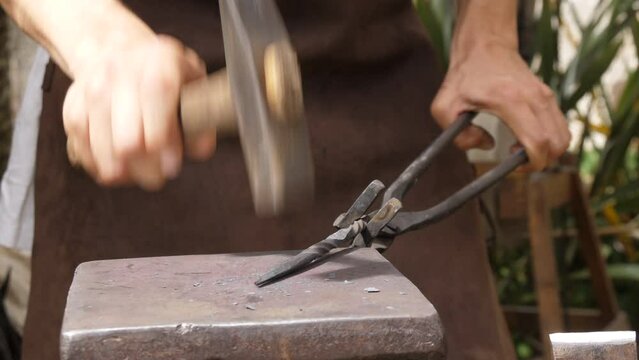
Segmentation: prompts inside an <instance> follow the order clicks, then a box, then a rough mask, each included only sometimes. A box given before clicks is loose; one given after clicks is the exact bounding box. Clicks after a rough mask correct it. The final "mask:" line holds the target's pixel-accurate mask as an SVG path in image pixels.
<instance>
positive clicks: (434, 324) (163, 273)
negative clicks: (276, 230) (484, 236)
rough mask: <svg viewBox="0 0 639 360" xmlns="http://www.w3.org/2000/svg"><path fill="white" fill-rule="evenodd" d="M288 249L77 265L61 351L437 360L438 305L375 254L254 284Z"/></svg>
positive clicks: (66, 354)
mask: <svg viewBox="0 0 639 360" xmlns="http://www.w3.org/2000/svg"><path fill="white" fill-rule="evenodd" d="M293 254H294V252H284V253H252V254H227V255H193V256H175V257H158V258H140V259H122V260H107V261H94V262H88V263H84V264H81V265H80V266H79V267H78V268H77V270H76V274H75V277H74V279H73V284H72V285H71V289H70V291H69V297H68V300H67V307H66V311H65V316H64V324H63V329H62V358H63V359H94V360H111V359H113V360H115V359H156V360H158V359H159V360H161V359H242V360H244V359H362V358H365V359H442V358H444V341H443V330H442V327H441V324H440V321H439V317H438V315H437V312H436V311H435V309H434V307H433V306H432V304H431V303H430V302H429V301H428V300H427V299H426V298H425V297H424V296H423V295H422V294H421V293H420V291H419V290H418V289H417V288H416V287H415V286H414V285H413V284H412V283H411V282H410V281H409V280H408V279H406V278H405V277H404V276H403V275H402V274H401V273H400V272H399V271H397V270H396V269H395V268H394V267H393V266H392V265H391V264H390V263H389V262H388V261H387V260H386V259H385V258H384V257H382V256H381V255H380V254H379V253H378V252H377V251H376V250H372V249H358V250H355V251H346V252H342V253H340V254H336V255H335V256H333V257H332V258H331V259H329V260H328V261H326V262H324V263H321V264H319V265H318V266H315V267H314V268H312V269H310V270H309V271H307V272H304V273H302V274H299V275H297V276H294V277H290V278H288V279H284V280H282V281H280V282H278V283H275V284H271V285H269V286H265V287H263V288H257V287H256V286H255V285H254V284H253V282H254V281H255V280H256V279H257V278H258V277H259V276H260V275H261V274H262V273H264V272H265V271H267V270H268V269H270V268H271V267H272V266H274V265H276V264H278V263H279V262H280V261H282V260H284V259H286V258H287V257H289V256H291V255H293Z"/></svg>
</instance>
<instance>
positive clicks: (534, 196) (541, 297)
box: [528, 173, 564, 359]
mask: <svg viewBox="0 0 639 360" xmlns="http://www.w3.org/2000/svg"><path fill="white" fill-rule="evenodd" d="M546 178H547V176H546V175H545V174H543V173H534V174H531V175H530V178H529V184H528V221H529V223H528V226H529V230H530V248H531V254H532V262H533V273H534V278H535V289H536V293H537V306H538V308H539V331H540V337H541V339H542V340H543V345H544V357H545V359H552V346H551V343H550V339H549V338H548V334H550V333H554V332H561V331H564V318H563V315H564V314H563V311H562V308H561V300H560V296H559V279H558V277H557V265H556V261H555V251H554V247H553V239H552V236H551V232H552V222H551V219H550V210H551V207H550V205H549V203H548V199H547V195H546V186H545V182H546Z"/></svg>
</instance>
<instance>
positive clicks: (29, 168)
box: [0, 48, 49, 251]
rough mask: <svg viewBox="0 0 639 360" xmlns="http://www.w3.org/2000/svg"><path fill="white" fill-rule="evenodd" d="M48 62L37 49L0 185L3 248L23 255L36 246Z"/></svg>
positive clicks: (1, 240)
mask: <svg viewBox="0 0 639 360" xmlns="http://www.w3.org/2000/svg"><path fill="white" fill-rule="evenodd" d="M48 61H49V54H47V52H46V51H45V50H44V49H42V48H38V50H37V52H36V55H35V57H34V60H33V65H32V66H31V71H30V73H29V78H28V80H27V86H26V89H25V92H24V97H23V100H22V104H21V105H20V109H19V110H18V113H17V114H16V119H15V126H14V129H13V141H12V143H11V152H10V153H9V163H8V165H7V170H6V171H5V173H4V176H3V177H2V183H0V245H1V246H5V247H10V248H14V249H17V250H22V251H31V247H32V246H33V229H34V180H35V167H36V150H37V145H38V129H39V126H40V113H41V111H42V81H43V79H44V72H45V68H46V65H47V62H48Z"/></svg>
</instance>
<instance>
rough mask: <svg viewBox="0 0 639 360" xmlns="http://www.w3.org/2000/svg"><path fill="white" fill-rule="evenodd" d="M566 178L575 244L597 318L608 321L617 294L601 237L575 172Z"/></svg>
mask: <svg viewBox="0 0 639 360" xmlns="http://www.w3.org/2000/svg"><path fill="white" fill-rule="evenodd" d="M570 180H571V183H572V184H571V185H572V186H571V188H572V191H573V193H572V197H571V203H572V209H573V212H574V215H575V221H576V224H577V229H578V231H579V245H580V247H581V252H582V256H583V257H584V261H585V262H586V264H587V265H588V270H589V271H590V277H591V279H592V286H593V290H594V291H593V293H594V295H595V297H596V299H597V303H598V304H599V308H600V309H601V317H602V319H601V320H602V321H603V322H604V323H609V322H611V321H612V320H613V319H614V318H615V316H616V315H617V313H618V312H619V305H618V304H617V297H616V295H615V291H614V288H613V286H612V281H611V280H610V277H609V276H608V272H607V271H606V264H605V262H604V259H603V256H602V254H601V240H600V239H599V236H598V235H597V231H596V227H595V223H594V217H593V215H592V212H591V210H590V206H589V203H588V199H587V197H586V194H585V192H584V189H583V186H582V184H581V179H580V178H579V174H578V173H572V174H570Z"/></svg>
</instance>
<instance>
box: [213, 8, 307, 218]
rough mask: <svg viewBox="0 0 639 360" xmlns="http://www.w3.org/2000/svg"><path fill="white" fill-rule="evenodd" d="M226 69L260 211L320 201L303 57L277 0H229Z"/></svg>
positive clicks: (225, 12) (223, 12)
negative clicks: (304, 92)
mask: <svg viewBox="0 0 639 360" xmlns="http://www.w3.org/2000/svg"><path fill="white" fill-rule="evenodd" d="M220 18H221V21H222V33H223V36H224V53H225V57H226V68H227V72H228V79H229V84H230V89H231V93H232V96H233V99H234V100H233V101H234V103H235V110H236V113H237V125H238V129H239V133H240V141H241V143H242V150H243V152H244V159H245V163H246V168H247V171H248V174H249V180H250V185H251V191H252V194H253V200H254V205H255V210H256V212H257V213H258V214H259V215H266V216H268V215H276V214H279V213H282V212H283V211H286V210H291V209H295V208H299V207H300V206H303V205H305V204H307V203H309V202H310V201H311V200H312V196H313V190H314V181H313V180H314V174H313V161H312V157H311V147H310V141H309V136H308V130H307V126H306V120H305V118H304V109H303V103H302V95H301V92H302V89H301V80H300V74H299V66H298V64H297V56H296V55H295V53H294V51H293V50H292V46H291V45H290V40H289V38H288V33H287V31H286V27H285V26H284V22H283V21H282V18H281V16H280V13H279V10H278V9H277V5H276V4H275V2H274V1H273V0H222V1H220Z"/></svg>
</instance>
